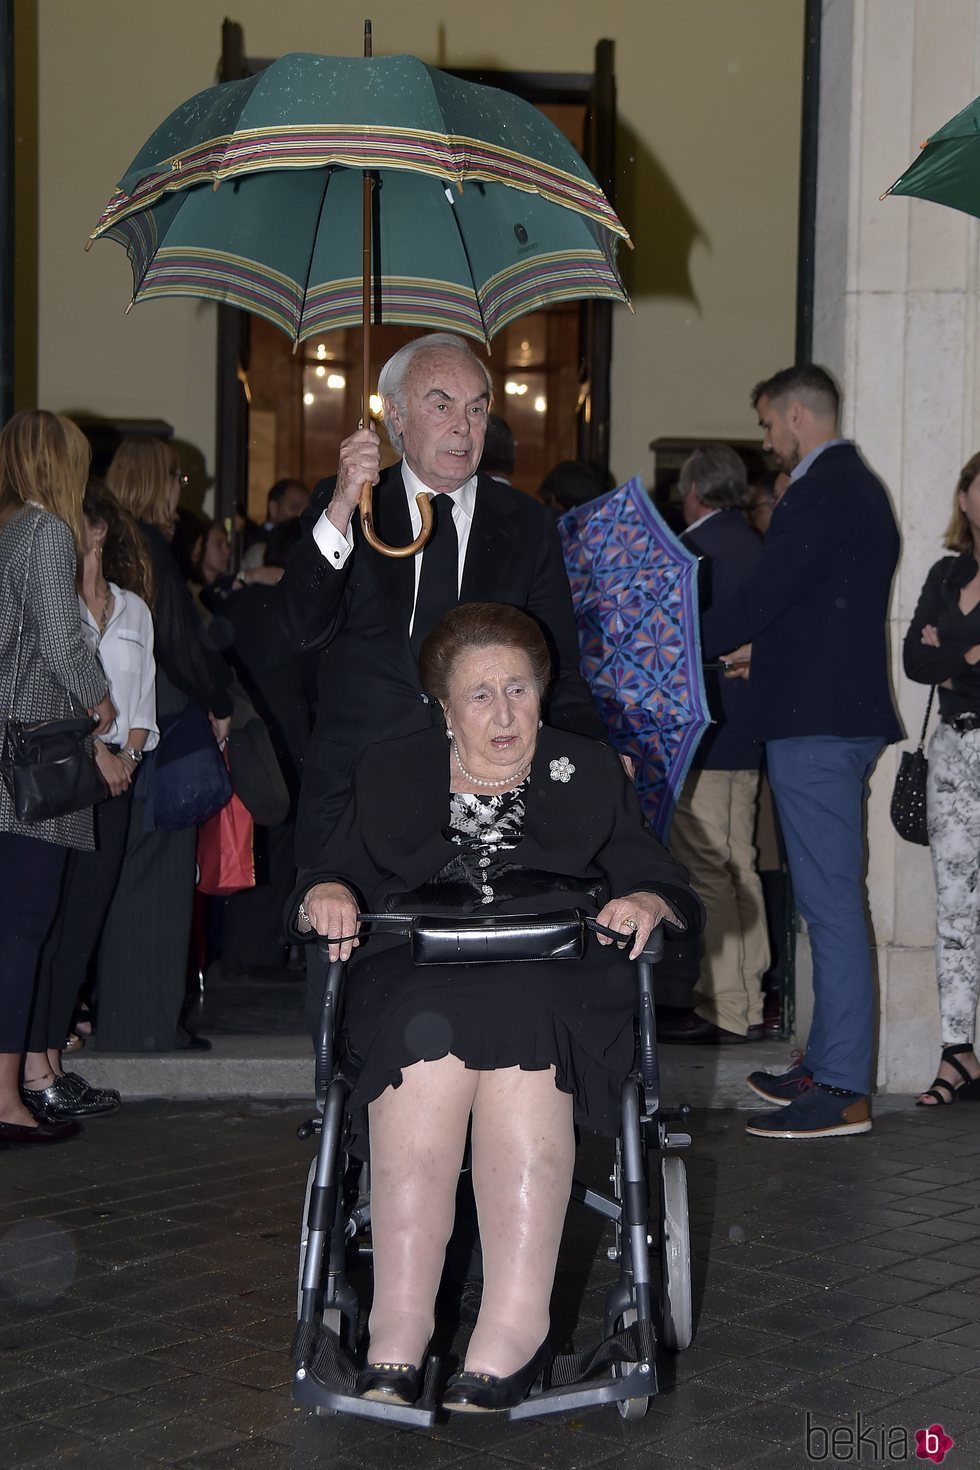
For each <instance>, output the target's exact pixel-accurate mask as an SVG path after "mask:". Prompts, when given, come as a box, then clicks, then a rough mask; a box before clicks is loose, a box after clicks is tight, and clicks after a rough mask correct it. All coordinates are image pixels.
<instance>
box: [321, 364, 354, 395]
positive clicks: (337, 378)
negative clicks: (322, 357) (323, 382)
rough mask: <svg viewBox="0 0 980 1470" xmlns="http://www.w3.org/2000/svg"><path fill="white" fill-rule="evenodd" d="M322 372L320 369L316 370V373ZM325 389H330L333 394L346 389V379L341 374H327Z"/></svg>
mask: <svg viewBox="0 0 980 1470" xmlns="http://www.w3.org/2000/svg"><path fill="white" fill-rule="evenodd" d="M322 371H323V369H322V368H317V372H318V373H320V372H322ZM327 387H328V388H332V389H333V391H334V392H335V393H336V392H339V390H340V389H341V388H346V387H347V379H346V378H345V377H344V375H343V373H328V374H327Z"/></svg>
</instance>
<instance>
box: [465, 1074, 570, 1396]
mask: <svg viewBox="0 0 980 1470" xmlns="http://www.w3.org/2000/svg"><path fill="white" fill-rule="evenodd" d="M478 1076H479V1083H478V1085H477V1089H476V1098H475V1100H474V1103H473V1190H474V1193H475V1195H476V1209H477V1215H478V1217H479V1221H480V1241H481V1244H482V1247H483V1302H482V1305H481V1307H480V1315H479V1317H478V1319H477V1324H476V1327H475V1328H474V1329H473V1336H472V1337H471V1338H470V1342H469V1347H468V1348H467V1351H466V1368H467V1369H468V1370H469V1371H470V1372H474V1373H493V1374H495V1375H498V1376H501V1377H505V1376H507V1375H508V1374H511V1373H515V1372H516V1371H517V1369H518V1368H521V1367H523V1366H524V1364H525V1363H526V1362H527V1361H528V1360H529V1359H530V1358H531V1357H532V1355H533V1354H534V1353H535V1352H536V1351H537V1349H538V1348H539V1347H540V1346H541V1343H542V1342H543V1341H544V1339H545V1338H546V1337H547V1335H548V1327H549V1325H550V1311H549V1309H550V1303H551V1291H552V1287H553V1285H554V1280H555V1267H556V1265H557V1262H558V1247H559V1245H560V1244H561V1235H562V1228H563V1226H564V1223H565V1210H566V1208H567V1205H568V1197H569V1193H570V1190H571V1185H572V1168H573V1165H574V1161H575V1131H574V1127H573V1123H572V1099H571V1097H570V1096H569V1095H568V1093H565V1092H559V1091H558V1088H557V1087H556V1086H555V1070H554V1068H553V1067H551V1068H549V1069H548V1070H547V1071H543V1072H522V1071H521V1069H520V1067H504V1068H501V1069H500V1070H499V1071H496V1072H481V1073H479V1074H478Z"/></svg>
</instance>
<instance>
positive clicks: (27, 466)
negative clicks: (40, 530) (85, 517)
mask: <svg viewBox="0 0 980 1470" xmlns="http://www.w3.org/2000/svg"><path fill="white" fill-rule="evenodd" d="M91 462H92V450H91V446H90V445H89V442H88V440H87V439H86V437H85V435H84V434H83V433H82V431H81V429H80V428H79V427H78V425H77V424H74V423H72V421H71V419H66V418H63V417H62V415H61V414H60V413H50V412H49V411H48V410H47V409H44V408H25V409H22V410H21V411H20V413H15V414H14V416H13V418H12V419H11V420H10V422H9V423H8V424H7V425H6V426H5V427H4V430H3V432H2V433H0V525H2V524H3V523H4V522H5V521H7V520H9V519H10V517H11V516H12V515H14V514H15V512H16V511H18V510H20V509H21V508H22V507H23V506H25V505H27V504H28V503H29V502H30V501H35V502H36V503H37V504H38V505H43V507H44V509H45V510H49V511H51V512H52V513H53V514H54V515H56V516H60V518H61V519H62V520H63V521H64V522H65V524H66V525H67V526H68V527H69V529H70V530H71V533H72V535H73V536H74V538H75V544H76V545H79V546H80V545H81V530H82V495H83V493H84V491H85V481H86V479H87V478H88V471H89V465H90V464H91Z"/></svg>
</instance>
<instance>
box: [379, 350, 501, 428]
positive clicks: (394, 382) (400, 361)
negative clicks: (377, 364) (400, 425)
mask: <svg viewBox="0 0 980 1470" xmlns="http://www.w3.org/2000/svg"><path fill="white" fill-rule="evenodd" d="M422 352H457V353H459V355H460V357H465V358H467V359H468V361H470V362H472V363H475V364H476V366H477V367H478V368H479V369H480V371H481V372H482V374H483V376H484V378H485V380H486V385H487V407H488V408H489V407H490V403H491V401H492V399H493V380H492V379H491V377H490V370H489V368H488V367H487V365H486V363H485V362H482V361H481V360H480V358H478V357H477V355H476V353H475V352H474V351H473V349H472V348H471V347H470V345H469V343H468V342H467V341H466V339H465V338H464V337H457V336H456V334H455V333H454V332H431V333H430V334H429V335H428V336H427V337H416V338H415V340H414V341H413V342H406V343H405V346H404V347H399V349H398V351H397V352H396V353H394V355H393V356H392V357H389V359H388V361H387V362H386V363H385V365H384V367H383V368H382V369H381V372H380V374H379V376H378V394H379V395H380V398H381V401H382V403H383V404H384V409H383V413H382V417H383V419H384V426H385V429H386V430H387V434H388V438H389V439H390V440H391V447H392V448H393V449H394V450H395V451H396V452H397V453H398V454H401V453H402V451H403V449H404V447H405V446H404V444H403V443H402V436H401V434H399V432H398V430H397V429H396V428H395V426H394V424H393V423H392V422H391V415H390V413H389V411H388V404H389V403H393V404H394V405H395V407H396V409H397V410H398V412H399V413H400V414H402V415H404V413H405V409H406V402H405V383H406V381H407V379H408V370H409V368H410V367H411V365H412V363H413V362H414V361H415V359H416V358H417V357H418V356H419V354H420V353H422Z"/></svg>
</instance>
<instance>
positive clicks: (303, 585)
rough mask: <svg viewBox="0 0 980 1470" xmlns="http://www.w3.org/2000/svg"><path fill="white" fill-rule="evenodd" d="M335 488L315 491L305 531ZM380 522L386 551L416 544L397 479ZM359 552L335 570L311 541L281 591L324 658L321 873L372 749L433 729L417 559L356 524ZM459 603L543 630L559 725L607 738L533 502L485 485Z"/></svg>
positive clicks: (557, 559) (318, 806)
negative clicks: (375, 541)
mask: <svg viewBox="0 0 980 1470" xmlns="http://www.w3.org/2000/svg"><path fill="white" fill-rule="evenodd" d="M333 485H334V482H333V481H332V480H323V481H321V482H320V483H319V484H318V485H317V486H316V488H315V490H314V493H313V500H312V503H311V506H310V509H309V511H308V512H307V513H306V517H305V524H306V525H307V527H308V528H312V525H313V524H314V523H315V522H316V520H317V519H318V518H319V516H320V513H321V511H322V510H323V509H324V508H325V507H326V505H327V504H328V502H329V500H330V496H331V494H332V492H333ZM374 522H375V528H376V530H377V533H378V535H379V536H380V537H381V539H382V540H383V541H386V542H387V543H388V544H389V545H393V546H404V545H405V544H406V543H407V542H409V541H410V540H411V539H412V533H411V526H410V521H409V512H408V504H407V501H406V498H405V490H404V486H403V484H402V477H401V467H400V465H396V466H394V467H393V468H392V469H391V470H389V471H387V472H386V473H385V474H384V475H383V476H382V480H381V483H380V484H379V485H378V486H377V487H376V488H375V492H374ZM352 526H353V532H354V550H353V552H352V553H351V555H350V556H349V557H348V559H347V563H346V565H345V566H344V567H343V568H342V569H340V570H337V569H336V568H334V567H332V566H331V565H330V564H329V562H328V561H327V560H326V559H325V558H324V556H323V555H322V553H321V552H320V550H319V548H318V547H317V545H316V542H315V541H314V539H313V537H312V535H309V534H308V535H306V536H304V538H303V540H302V541H301V542H300V543H299V545H298V546H297V547H296V548H295V550H294V551H293V553H292V556H291V557H290V561H289V565H288V567H287V569H286V574H285V576H284V577H283V579H282V581H281V582H280V583H279V587H278V617H279V621H280V625H281V627H282V629H283V631H284V632H285V634H286V636H287V638H288V639H289V641H290V642H291V643H292V644H293V646H294V647H297V648H302V649H320V650H322V654H321V659H320V672H319V680H318V700H317V718H316V724H315V726H314V730H313V734H312V737H311V739H310V745H309V748H308V750H307V755H306V761H305V764H304V768H303V792H302V796H301V798H300V808H299V818H298V822H297V837H296V855H297V861H298V863H299V866H300V867H305V866H308V865H309V864H311V863H312V862H315V861H316V855H317V853H318V852H319V851H320V850H321V849H322V844H323V840H324V838H325V836H326V835H327V833H328V832H329V831H330V829H331V828H332V827H333V825H334V823H335V822H336V820H337V818H338V817H339V815H340V813H341V811H342V810H343V807H344V803H345V800H346V796H347V793H348V790H349V787H350V778H351V770H352V767H353V764H354V760H355V759H356V757H357V756H358V755H359V754H360V752H361V751H362V750H364V749H365V747H366V746H368V745H370V744H372V743H373V742H375V741H377V740H390V739H394V738H395V737H397V736H399V735H410V734H412V733H413V732H414V731H416V730H423V729H426V728H429V727H430V726H431V724H432V720H433V710H432V708H431V707H430V705H429V702H428V700H427V699H426V697H425V695H424V694H423V692H422V688H421V685H420V684H419V676H418V667H417V664H416V660H415V655H414V653H413V652H412V648H411V645H410V644H409V640H408V627H409V620H410V618H411V615H412V606H413V601H414V593H415V573H414V566H413V558H411V557H403V558H400V559H395V558H392V557H384V556H381V555H380V554H379V553H378V552H376V551H373V550H372V549H371V547H370V546H368V545H367V543H366V542H365V541H364V539H363V537H362V535H361V528H360V521H359V519H358V517H357V516H356V515H355V517H354V520H353V522H352ZM460 602H506V603H510V604H511V605H512V606H514V607H519V608H522V609H523V610H524V611H525V612H527V613H529V614H530V615H531V616H532V617H533V618H534V619H535V621H536V622H537V623H538V624H539V626H540V627H541V629H542V631H543V632H544V634H545V637H546V638H547V640H548V643H549V645H550V648H551V654H552V661H553V665H554V671H555V680H554V684H553V685H552V689H551V693H550V696H549V699H548V718H549V720H550V721H551V723H552V724H553V725H557V726H559V727H560V728H564V729H568V730H575V731H577V732H578V733H580V734H582V735H588V736H592V737H593V738H594V739H597V740H604V739H605V738H606V731H605V728H604V726H603V724H602V721H601V720H600V718H599V714H598V712H597V710H596V708H595V705H594V704H593V702H592V696H591V694H590V692H589V687H588V685H587V684H586V682H585V680H584V679H583V678H582V676H581V674H580V673H579V648H578V636H577V633H576V630H575V618H574V614H573V612H572V600H571V594H570V592H569V588H568V578H567V576H566V573H565V565H564V562H563V560H562V554H561V545H560V543H559V540H558V534H557V531H556V529H555V523H554V517H553V516H552V515H551V513H550V512H549V511H548V510H546V509H545V507H544V506H542V505H539V504H538V503H537V502H536V501H534V500H532V499H531V498H530V497H529V496H527V495H524V494H522V493H521V491H519V490H514V489H513V488H512V487H511V486H509V485H502V484H500V483H499V481H496V480H491V479H488V478H487V477H486V476H484V475H481V476H480V477H479V480H478V485H477V494H476V505H475V510H474V515H473V523H472V526H471V527H470V535H469V540H468V543H467V547H466V559H465V562H464V567H463V580H462V586H461V589H460Z"/></svg>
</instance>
